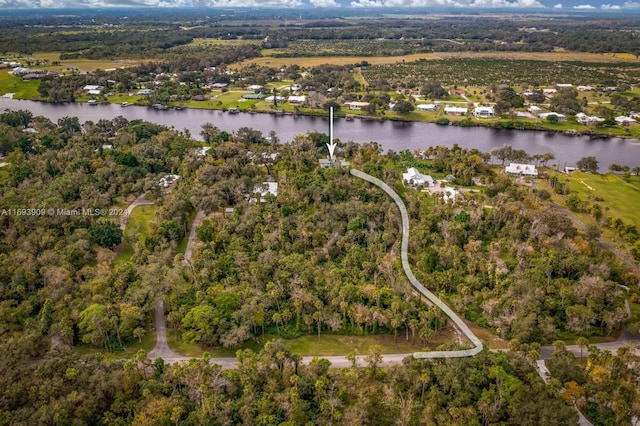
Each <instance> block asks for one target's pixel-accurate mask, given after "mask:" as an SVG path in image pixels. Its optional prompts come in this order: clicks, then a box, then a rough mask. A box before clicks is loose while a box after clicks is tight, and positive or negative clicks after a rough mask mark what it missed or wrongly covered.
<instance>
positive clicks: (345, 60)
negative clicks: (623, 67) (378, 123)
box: [232, 49, 640, 68]
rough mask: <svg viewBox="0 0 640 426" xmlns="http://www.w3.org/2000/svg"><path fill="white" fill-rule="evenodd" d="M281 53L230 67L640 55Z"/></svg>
mask: <svg viewBox="0 0 640 426" xmlns="http://www.w3.org/2000/svg"><path fill="white" fill-rule="evenodd" d="M279 53H282V52H281V51H279V50H277V49H264V50H263V51H262V57H260V58H255V59H248V60H246V61H242V62H240V63H237V64H233V65H232V67H233V68H239V67H241V66H242V65H245V64H249V63H254V64H258V65H262V66H272V67H273V66H281V65H286V66H288V65H294V64H297V65H300V66H301V67H313V66H317V65H323V64H334V65H349V64H356V63H359V62H362V61H367V62H368V63H370V64H371V65H379V64H394V63H398V62H413V61H416V60H419V59H424V60H438V59H451V58H455V59H458V58H496V59H511V60H536V61H550V62H554V61H581V62H606V63H616V62H636V63H640V58H637V57H635V56H634V55H631V54H625V53H587V52H497V51H494V52H491V51H488V52H434V53H415V54H410V55H402V56H339V55H337V56H318V57H291V58H276V57H274V55H277V54H279Z"/></svg>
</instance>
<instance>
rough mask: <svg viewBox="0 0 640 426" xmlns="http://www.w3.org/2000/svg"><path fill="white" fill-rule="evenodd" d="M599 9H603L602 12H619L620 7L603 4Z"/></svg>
mask: <svg viewBox="0 0 640 426" xmlns="http://www.w3.org/2000/svg"><path fill="white" fill-rule="evenodd" d="M600 9H604V10H620V9H621V8H620V5H617V4H603V5H602V6H600Z"/></svg>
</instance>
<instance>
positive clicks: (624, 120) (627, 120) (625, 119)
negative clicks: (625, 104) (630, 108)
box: [615, 115, 636, 124]
mask: <svg viewBox="0 0 640 426" xmlns="http://www.w3.org/2000/svg"><path fill="white" fill-rule="evenodd" d="M615 120H616V123H618V124H632V123H635V122H636V120H634V119H633V118H631V117H626V116H624V115H621V116H619V117H616V118H615Z"/></svg>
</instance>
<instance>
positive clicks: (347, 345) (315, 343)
mask: <svg viewBox="0 0 640 426" xmlns="http://www.w3.org/2000/svg"><path fill="white" fill-rule="evenodd" d="M452 335H453V331H452V330H445V331H442V332H440V333H438V334H436V335H435V337H434V338H433V339H432V341H431V342H429V344H428V345H427V346H426V347H425V346H424V345H422V344H421V343H419V342H418V340H417V339H416V342H415V343H412V342H411V341H409V342H407V341H406V340H405V339H404V335H403V334H402V333H400V334H399V335H398V341H397V342H394V338H393V336H392V335H388V334H380V335H373V336H343V335H336V334H323V335H321V336H320V339H318V336H316V335H313V336H301V337H297V338H295V339H286V340H285V342H286V343H287V344H288V345H289V347H291V350H292V351H293V352H294V353H297V354H300V355H303V356H307V355H322V356H333V355H347V354H349V353H350V352H356V353H357V354H361V355H364V354H367V353H368V352H369V348H370V347H371V346H373V345H379V346H380V348H381V352H382V353H383V354H397V353H412V352H418V351H422V350H425V349H426V348H430V349H435V348H436V347H438V346H439V345H442V344H443V343H447V342H450V341H451V339H452ZM277 337H278V336H276V335H272V334H267V335H265V337H264V340H263V341H264V342H268V341H270V340H274V339H276V338H277ZM167 338H168V340H169V346H170V347H171V349H173V350H174V351H176V352H178V353H179V354H181V355H185V356H191V357H201V356H202V354H204V352H209V353H210V354H211V355H212V356H214V357H230V356H235V353H236V351H237V350H238V349H228V348H217V347H216V348H214V347H207V346H206V345H200V344H189V343H185V342H183V341H180V340H178V335H177V332H176V331H175V330H168V331H167ZM261 347H262V344H258V343H256V342H253V341H251V342H247V343H246V344H245V345H243V346H242V347H241V348H240V349H252V350H254V351H257V350H259V349H260V348H261Z"/></svg>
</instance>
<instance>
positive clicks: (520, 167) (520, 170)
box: [504, 163, 538, 177]
mask: <svg viewBox="0 0 640 426" xmlns="http://www.w3.org/2000/svg"><path fill="white" fill-rule="evenodd" d="M504 171H505V172H506V173H507V174H509V175H517V176H530V177H537V176H538V170H537V169H536V166H534V165H533V164H521V163H511V164H509V165H508V166H506V167H505V168H504Z"/></svg>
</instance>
